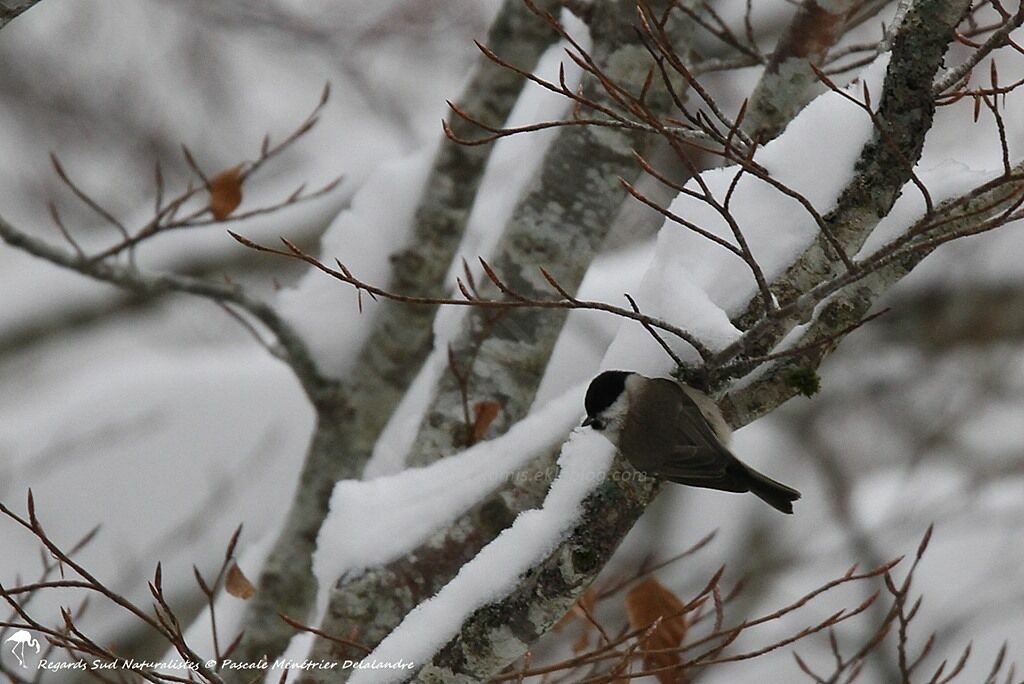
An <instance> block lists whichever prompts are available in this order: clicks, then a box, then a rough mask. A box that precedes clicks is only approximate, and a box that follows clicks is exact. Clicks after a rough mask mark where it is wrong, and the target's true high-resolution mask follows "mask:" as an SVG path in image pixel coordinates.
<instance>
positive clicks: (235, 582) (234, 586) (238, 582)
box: [224, 561, 256, 600]
mask: <svg viewBox="0 0 1024 684" xmlns="http://www.w3.org/2000/svg"><path fill="white" fill-rule="evenodd" d="M224 588H225V589H227V592H228V593H229V594H231V595H232V596H237V597H238V598H240V599H243V600H248V599H250V598H252V596H253V594H255V593H256V587H255V586H253V583H252V582H250V581H249V578H248V577H246V576H245V574H244V573H243V572H242V569H241V568H239V567H238V563H235V562H234V561H232V562H231V567H229V568H228V576H227V578H226V579H225V580H224Z"/></svg>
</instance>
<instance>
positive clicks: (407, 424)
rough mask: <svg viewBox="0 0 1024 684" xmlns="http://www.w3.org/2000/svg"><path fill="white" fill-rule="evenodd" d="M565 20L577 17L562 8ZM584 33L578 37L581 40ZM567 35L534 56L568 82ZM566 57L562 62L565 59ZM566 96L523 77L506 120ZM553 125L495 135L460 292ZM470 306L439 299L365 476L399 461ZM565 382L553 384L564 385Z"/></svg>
mask: <svg viewBox="0 0 1024 684" xmlns="http://www.w3.org/2000/svg"><path fill="white" fill-rule="evenodd" d="M566 18H567V21H568V24H569V25H572V26H576V25H577V24H578V20H576V19H573V18H571V15H568V14H565V15H564V16H563V19H566ZM586 42H587V41H586V40H585V39H584V40H583V41H582V44H584V45H585V44H586ZM564 49H565V43H564V42H559V43H557V44H555V45H553V46H552V47H550V48H548V49H547V50H546V51H545V52H544V54H543V55H542V56H541V58H540V60H538V62H537V68H536V69H535V71H534V72H535V73H536V74H537V75H538V76H539V77H540V78H543V79H546V80H557V79H558V72H559V67H560V66H564V68H565V81H566V84H567V85H568V86H569V87H570V88H571V87H574V85H575V84H576V83H577V82H578V80H579V77H580V71H581V70H580V68H579V67H578V66H577V65H576V64H575V63H574V62H571V61H569V60H568V59H566V57H565V52H564ZM566 62H568V63H566ZM566 109H567V104H566V101H565V99H564V98H562V97H559V96H557V95H555V94H554V93H552V92H551V91H549V90H546V89H544V88H541V87H540V86H538V85H536V84H534V83H527V84H526V87H525V88H524V89H523V92H522V94H521V95H520V97H519V100H518V101H517V102H516V105H515V107H513V108H512V111H511V112H510V113H509V119H508V122H507V125H508V126H509V127H510V128H511V127H516V126H522V125H526V124H529V123H533V122H535V121H546V120H550V119H558V118H559V117H561V116H564V115H565V112H566ZM555 133H556V131H554V130H550V131H541V132H538V133H533V134H529V135H513V136H509V137H505V138H501V139H499V140H497V141H496V142H494V143H492V144H493V145H494V150H493V151H492V152H491V156H490V159H488V162H487V168H486V169H485V170H484V176H483V178H482V179H481V181H480V190H479V191H478V193H477V198H476V202H475V203H474V204H473V209H472V211H471V212H470V215H469V219H468V220H467V222H466V233H465V235H464V236H463V239H462V244H461V245H460V246H459V249H458V251H457V253H456V256H455V259H453V261H452V264H451V268H450V269H449V273H448V277H447V279H446V283H447V284H448V285H449V290H448V293H455V296H460V295H459V294H458V292H457V289H456V288H455V282H456V279H457V278H459V279H462V278H464V275H463V259H465V261H466V263H467V264H469V268H470V271H471V272H472V273H473V274H474V278H476V279H477V282H480V279H481V278H482V277H483V276H482V275H481V274H482V269H481V267H480V264H479V262H478V257H481V256H482V257H484V258H489V257H490V256H491V254H492V253H493V250H494V248H495V244H496V243H497V241H498V239H499V238H500V237H501V233H502V231H503V230H504V228H505V224H506V223H507V222H508V220H509V217H510V216H511V215H512V212H513V211H514V210H515V207H516V202H517V200H518V199H519V197H520V195H521V194H522V193H523V191H524V190H525V189H526V188H527V186H528V184H529V183H530V181H531V180H532V179H533V177H534V175H535V174H536V172H537V170H538V169H539V167H540V164H541V162H542V160H543V159H544V154H545V153H546V152H547V148H548V145H549V143H550V142H551V140H552V139H553V137H554V135H555ZM467 312H468V310H467V309H466V308H464V307H458V306H447V307H441V308H440V309H439V310H438V313H437V315H436V317H435V318H434V349H433V351H432V352H431V354H430V356H429V357H428V358H427V360H426V361H425V362H424V364H423V368H422V369H421V370H420V372H419V374H418V375H417V376H416V379H415V380H414V381H413V384H412V386H411V387H410V389H409V391H408V392H407V393H406V395H405V396H404V397H403V398H402V401H401V403H400V405H399V406H398V408H397V410H396V411H395V412H394V414H392V416H391V418H390V419H389V420H388V424H387V425H386V426H385V428H384V431H383V433H382V434H381V436H380V438H379V439H378V440H377V443H376V444H375V445H374V450H373V457H372V458H371V459H370V462H369V463H368V464H367V465H366V470H365V476H366V477H367V478H370V477H376V476H379V475H386V474H390V473H393V472H397V471H398V470H400V469H401V468H402V466H404V465H405V457H406V454H408V452H409V449H410V448H411V447H412V443H413V440H415V438H416V434H417V428H418V427H419V425H420V422H421V421H422V419H423V416H424V414H425V413H426V410H427V403H428V402H429V401H430V399H431V392H432V388H433V387H435V386H436V383H437V380H438V378H440V377H441V375H442V374H443V373H445V372H447V369H448V343H449V341H451V340H452V339H453V337H454V336H455V335H456V334H457V333H458V330H459V327H460V326H461V325H462V322H463V321H464V320H465V316H466V314H467ZM568 386H569V385H564V386H563V387H562V388H559V389H560V391H564V389H565V388H567V387H568Z"/></svg>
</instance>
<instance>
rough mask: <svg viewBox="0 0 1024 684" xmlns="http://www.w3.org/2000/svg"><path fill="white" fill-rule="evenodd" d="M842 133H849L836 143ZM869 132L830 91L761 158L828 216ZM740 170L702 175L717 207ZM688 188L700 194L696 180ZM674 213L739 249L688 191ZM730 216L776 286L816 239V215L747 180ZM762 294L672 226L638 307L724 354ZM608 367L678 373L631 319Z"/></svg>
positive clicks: (724, 255)
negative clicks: (744, 313)
mask: <svg viewBox="0 0 1024 684" xmlns="http://www.w3.org/2000/svg"><path fill="white" fill-rule="evenodd" d="M887 64H888V57H887V56H882V57H880V58H878V59H877V60H876V61H875V62H874V63H873V64H872V65H871V66H870V67H868V68H867V69H866V70H865V71H864V73H863V75H862V81H863V82H865V83H867V84H868V87H869V89H870V91H871V92H872V93H879V92H881V82H882V80H883V78H884V76H885V68H886V66H887ZM861 87H862V86H861V85H860V82H858V83H854V84H852V85H851V86H849V90H850V92H851V93H852V94H853V95H854V96H855V97H856V96H859V95H860V93H861ZM876 100H877V98H876ZM837 130H841V131H843V135H841V136H837V135H836V131H837ZM871 132H872V124H871V119H870V118H869V117H868V116H867V114H866V113H865V112H864V111H863V110H861V109H860V108H859V107H857V106H856V105H854V104H853V103H851V102H849V101H848V100H846V99H845V98H844V97H843V96H841V95H840V94H837V93H834V92H827V93H825V94H823V95H821V96H819V97H818V98H816V99H815V100H814V101H813V102H811V104H809V105H808V106H807V107H806V108H805V109H804V110H803V111H802V112H801V113H800V114H799V115H798V116H797V117H796V118H795V119H794V120H793V121H792V123H790V125H789V127H787V128H786V130H785V132H784V133H783V134H782V135H781V136H779V137H778V138H776V139H775V140H773V141H772V142H770V143H768V144H767V145H765V147H764V148H762V149H761V150H760V151H759V152H758V154H757V156H756V158H755V159H756V161H757V162H758V163H760V164H761V165H762V166H764V167H765V168H766V169H768V171H769V172H770V173H771V174H772V177H773V178H775V179H777V180H779V181H780V182H782V183H784V184H786V185H787V186H789V187H791V188H793V189H794V190H796V191H798V192H800V193H801V194H803V195H804V197H806V198H807V199H808V201H810V202H811V204H812V205H813V206H814V207H815V208H816V209H817V211H818V213H820V214H824V213H826V212H827V211H828V210H829V209H830V208H832V207H833V206H834V205H835V202H836V200H837V199H838V197H839V193H840V192H841V191H842V189H843V188H844V187H845V186H846V185H847V184H848V183H849V181H850V180H851V179H852V177H853V168H852V167H853V163H852V162H853V160H855V159H856V158H857V156H858V155H859V154H860V150H861V148H862V147H863V146H864V144H865V143H866V142H867V141H868V139H869V138H870V136H871ZM736 173H737V169H736V168H734V167H728V168H722V169H715V170H712V171H708V172H705V173H704V174H702V179H703V181H704V183H706V184H707V186H708V189H709V190H710V192H711V194H712V195H713V196H714V197H715V199H716V201H717V202H718V203H720V204H722V203H724V201H725V197H726V194H727V192H728V189H729V186H730V184H731V183H732V182H733V179H734V178H735V176H736ZM687 187H688V188H690V189H692V190H699V187H698V185H697V183H696V181H691V182H690V183H688V184H687ZM670 209H671V211H672V212H674V213H675V214H677V215H679V216H681V217H683V218H685V219H687V220H689V221H691V222H693V223H695V224H696V225H698V226H700V227H701V228H703V229H705V230H707V231H709V232H711V233H714V234H715V235H717V236H719V237H722V238H724V239H727V240H729V241H730V242H732V243H733V244H735V240H734V238H733V237H732V233H731V231H730V229H729V225H728V223H727V222H726V221H725V220H724V219H723V218H722V217H721V215H720V214H719V213H718V212H717V211H716V210H715V209H714V208H712V207H711V206H709V205H708V204H707V203H706V202H703V201H701V200H697V199H694V198H692V197H688V196H686V195H683V194H680V195H679V196H677V198H676V199H675V201H673V202H672V204H671V206H670ZM730 209H731V213H732V215H733V217H734V218H735V220H736V221H737V223H738V224H739V227H740V229H741V230H742V232H743V234H744V236H745V238H746V240H747V243H748V245H749V247H750V250H751V252H752V253H753V255H754V257H755V259H756V260H757V262H758V263H759V264H760V265H761V268H762V270H763V271H764V274H765V276H766V278H767V279H768V280H769V281H770V280H771V279H772V278H773V277H775V276H777V275H778V274H779V273H781V272H782V271H783V270H784V269H785V268H786V267H787V266H788V265H789V264H790V263H792V262H793V260H794V259H796V257H797V256H799V255H800V254H801V253H802V252H803V250H804V249H805V248H806V247H807V246H808V245H809V244H810V243H811V242H812V241H813V240H814V238H815V236H816V235H817V232H818V229H817V224H816V223H815V222H814V220H813V218H812V217H811V216H810V215H809V214H808V213H807V212H806V210H804V208H803V207H802V206H801V205H800V204H799V203H798V202H797V201H796V200H795V199H792V198H790V197H787V196H786V195H783V194H782V193H781V192H779V191H778V190H776V189H774V188H773V187H772V186H770V185H769V184H768V183H765V182H763V181H761V180H758V179H755V178H754V177H752V176H749V175H745V176H743V177H742V178H741V179H740V180H739V182H738V184H737V187H736V189H735V191H734V193H733V196H732V199H731V202H730ZM755 292H756V283H755V281H754V278H753V275H752V274H751V271H750V269H749V267H748V266H747V265H746V264H745V263H744V262H743V261H742V260H741V259H740V258H739V257H737V256H736V255H734V254H731V253H729V252H728V251H726V250H725V249H724V248H722V247H720V246H718V245H715V244H713V243H712V242H710V241H709V240H708V239H707V238H704V237H702V236H700V235H698V234H696V233H694V232H692V231H690V230H688V229H686V228H683V227H682V226H679V225H677V224H675V223H673V222H671V221H667V220H666V222H665V224H664V226H663V227H662V229H661V230H660V232H659V233H658V245H657V248H656V250H655V257H654V259H653V260H652V262H651V265H650V266H649V268H648V270H647V275H646V276H645V277H644V281H643V284H642V285H641V287H640V289H639V291H638V292H637V293H636V300H637V304H638V305H639V307H640V310H641V311H643V312H644V313H647V314H650V315H653V316H658V317H662V318H664V319H666V320H667V321H668V322H670V323H673V324H675V325H677V326H679V327H681V328H683V329H685V330H686V331H688V332H690V333H691V334H693V335H695V336H696V337H697V338H698V339H700V340H701V341H702V342H704V344H705V345H706V346H708V347H709V348H711V349H720V348H722V347H725V346H727V345H728V344H729V343H730V342H732V341H733V340H735V339H736V337H738V336H739V334H740V332H739V331H738V330H737V329H736V328H735V327H734V326H733V325H732V323H730V321H729V317H730V316H731V315H735V314H737V313H739V312H740V311H741V310H742V308H743V307H744V306H745V305H746V304H747V302H748V301H749V300H750V298H751V297H752V296H753V295H754V293H755ZM662 337H663V338H665V340H666V341H667V342H668V343H669V344H670V345H671V346H672V348H673V349H674V350H675V351H676V352H677V353H678V354H680V355H681V356H682V357H683V358H684V359H687V358H688V359H691V360H697V356H696V353H695V352H694V351H693V350H692V348H691V347H690V346H689V345H687V344H686V343H684V342H681V341H680V340H678V339H677V338H675V337H673V336H671V335H670V334H668V333H663V334H662ZM603 367H604V368H613V367H615V368H627V369H631V370H636V371H639V372H642V373H646V374H649V375H663V374H666V373H668V372H669V371H671V370H672V360H671V359H670V358H669V356H668V355H667V354H665V353H664V351H662V350H661V348H660V347H658V346H657V343H656V342H655V341H654V340H653V339H651V337H650V335H649V333H647V332H646V331H645V330H644V329H643V328H642V327H641V326H639V325H636V324H634V323H631V322H624V323H623V325H622V330H621V332H620V333H619V335H618V336H617V337H616V339H615V342H613V344H612V346H611V349H610V350H609V352H608V354H607V356H606V357H605V360H604V362H603Z"/></svg>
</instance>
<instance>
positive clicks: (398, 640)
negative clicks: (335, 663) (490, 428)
mask: <svg viewBox="0 0 1024 684" xmlns="http://www.w3.org/2000/svg"><path fill="white" fill-rule="evenodd" d="M614 454H615V451H614V448H613V447H612V445H611V443H610V442H609V441H608V440H606V439H605V438H604V437H602V436H600V435H599V434H597V433H596V432H593V431H592V430H576V431H574V432H573V434H572V436H571V437H570V438H569V441H568V442H566V444H565V446H564V447H562V454H561V456H560V457H559V459H558V464H559V467H560V468H561V471H560V473H559V475H558V478H557V479H556V480H555V481H554V482H553V483H552V485H551V490H550V491H549V492H548V496H547V498H546V499H545V500H544V506H543V507H542V508H539V509H535V510H531V511H527V512H525V513H522V514H521V515H519V517H517V518H516V520H515V522H514V523H513V524H512V526H511V527H509V528H508V529H506V530H505V531H504V532H502V533H501V534H500V535H499V536H498V537H497V539H495V540H494V541H493V542H491V543H490V544H488V545H487V546H486V547H485V548H484V549H483V550H482V551H481V552H480V553H479V554H478V555H477V556H476V558H474V559H473V560H472V561H470V562H469V563H467V564H466V565H464V566H462V569H461V570H460V571H459V574H458V575H456V577H455V579H453V580H452V581H451V582H449V583H448V584H447V585H445V587H444V588H443V589H442V590H441V591H440V592H438V594H437V595H436V596H435V597H433V598H432V599H428V600H427V601H425V602H423V603H421V604H420V605H419V606H417V607H416V609H414V610H413V611H412V612H410V613H409V614H408V615H407V616H406V617H405V619H404V620H403V621H402V623H401V624H400V625H399V626H398V627H397V628H396V629H395V630H394V631H393V632H391V634H389V635H388V636H387V637H386V638H385V639H384V641H382V642H381V643H380V644H379V645H378V646H377V648H376V649H374V651H373V653H371V654H370V655H369V656H367V658H366V660H367V661H376V662H380V663H396V662H399V661H403V662H409V661H412V662H413V663H416V664H418V665H421V664H423V663H425V662H426V661H427V660H429V658H430V657H431V656H432V655H433V654H434V653H435V652H436V651H437V650H438V649H439V648H440V647H441V646H443V645H444V644H445V643H447V642H448V640H449V639H451V637H452V636H454V635H455V634H456V633H457V631H458V629H459V627H460V626H461V625H462V623H463V622H464V621H465V620H466V618H468V617H469V616H470V615H471V614H472V613H473V611H475V610H476V609H477V608H480V607H482V606H485V605H487V604H488V603H491V602H493V601H496V600H500V599H502V598H504V597H505V596H506V595H508V594H509V593H510V592H511V591H512V590H513V589H514V588H515V586H516V584H517V582H518V579H519V577H520V576H521V575H522V574H523V573H524V572H526V571H527V570H529V569H530V568H532V567H534V566H536V565H537V564H538V563H539V562H540V561H542V560H543V559H544V558H545V557H547V555H548V554H550V553H551V551H552V550H554V548H555V547H556V546H557V545H558V543H559V542H560V541H561V540H562V539H563V538H564V536H565V535H566V533H568V532H569V531H570V529H571V528H572V525H573V524H574V523H575V522H576V521H577V520H578V518H579V513H580V508H579V507H580V503H581V502H582V501H583V499H584V498H585V497H586V495H587V494H588V493H589V492H590V490H591V489H592V488H593V487H594V486H595V485H596V484H597V483H598V482H600V481H601V480H602V479H603V478H604V476H605V474H606V473H607V471H608V468H609V466H610V465H611V462H612V458H613V456H614ZM350 681H351V682H353V684H369V683H372V684H379V683H380V682H383V681H390V680H389V679H387V671H385V670H366V671H356V672H355V673H354V674H353V676H352V679H351V680H350Z"/></svg>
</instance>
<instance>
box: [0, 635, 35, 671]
mask: <svg viewBox="0 0 1024 684" xmlns="http://www.w3.org/2000/svg"><path fill="white" fill-rule="evenodd" d="M12 641H13V642H14V645H13V646H11V653H13V654H14V657H15V658H17V659H18V664H19V665H21V666H22V667H26V665H25V645H26V644H28V646H29V647H31V648H34V649H36V655H38V654H39V640H38V639H36V638H35V637H33V636H32V635H31V634H29V632H28V630H25V629H19V630H18V631H17V632H15V633H14V634H12V635H11V636H9V637H7V640H6V643H8V644H9V643H11V642H12ZM19 648H20V650H21V652H20V653H19V652H18V651H19Z"/></svg>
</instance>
